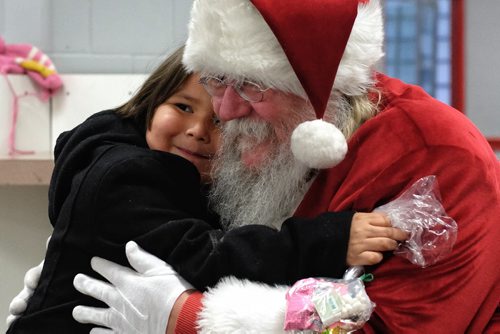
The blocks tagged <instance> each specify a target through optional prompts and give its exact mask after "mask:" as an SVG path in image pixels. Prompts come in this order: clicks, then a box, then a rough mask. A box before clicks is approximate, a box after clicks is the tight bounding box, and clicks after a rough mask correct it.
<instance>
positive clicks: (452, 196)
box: [183, 0, 500, 333]
mask: <svg viewBox="0 0 500 334" xmlns="http://www.w3.org/2000/svg"><path fill="white" fill-rule="evenodd" d="M318 8H321V10H318ZM191 16H192V19H191V22H190V25H189V38H188V40H187V42H186V49H185V53H184V58H183V62H184V64H185V65H186V66H187V68H188V69H189V70H192V71H198V72H202V73H205V74H210V75H215V76H218V77H224V78H228V79H229V80H233V79H234V80H245V79H248V80H250V81H252V82H258V83H260V84H261V85H262V86H263V87H271V88H273V89H275V90H279V91H283V92H288V93H291V94H294V95H296V96H299V97H302V98H304V99H305V100H307V101H309V102H310V103H311V106H312V107H313V108H314V111H315V113H316V118H317V120H318V121H320V122H314V124H315V125H316V124H317V125H318V126H312V122H304V123H302V124H300V125H298V126H297V128H296V129H294V132H293V134H292V136H291V149H292V152H293V154H294V156H295V158H296V159H297V160H298V161H301V162H303V163H304V164H305V165H307V166H309V167H312V168H318V169H323V168H325V167H330V166H333V164H335V163H337V162H338V161H339V160H342V158H343V160H342V162H340V163H339V164H337V165H336V166H334V167H331V168H329V169H324V170H322V171H321V173H320V174H319V175H318V176H317V178H316V180H315V181H314V183H313V184H312V186H311V188H310V190H309V192H308V193H307V195H306V196H305V198H304V199H303V202H302V203H301V205H300V207H299V208H298V210H297V212H296V215H297V216H306V217H307V216H309V217H311V216H314V215H317V214H318V213H321V212H324V211H337V210H348V209H354V210H360V211H370V210H373V209H374V208H376V207H378V206H380V205H382V204H385V203H387V202H389V201H391V200H392V199H395V198H396V197H397V196H398V195H399V194H401V193H402V192H403V191H405V190H406V189H408V188H409V187H410V186H411V185H412V184H413V183H414V182H415V181H416V180H418V179H420V178H422V177H424V176H428V175H435V176H436V178H437V181H438V183H439V188H440V192H441V195H442V200H443V206H444V208H445V210H446V212H447V214H448V215H449V216H451V217H452V218H453V219H454V220H455V221H456V222H457V224H458V235H457V240H456V243H455V245H454V248H453V251H452V253H451V254H450V255H449V256H448V257H447V258H445V259H443V260H441V261H439V262H438V263H436V264H434V265H432V266H430V267H427V268H424V269H422V268H420V267H418V266H416V265H414V264H412V263H410V262H409V261H407V260H405V259H403V258H400V257H396V256H392V255H390V254H389V256H387V257H386V258H385V259H384V261H383V262H382V263H380V265H378V266H376V267H374V268H368V269H369V271H372V272H373V274H374V275H375V280H374V281H373V282H372V283H369V284H367V292H368V295H369V296H370V297H371V299H372V300H373V301H374V302H375V303H376V304H377V306H376V308H375V311H374V313H373V315H372V317H371V319H370V321H369V323H368V324H367V325H366V326H365V327H364V329H363V330H364V331H365V332H367V333H373V332H381V333H411V332H415V333H417V332H418V333H464V332H467V333H480V332H482V331H484V330H485V329H486V328H487V326H489V325H488V323H489V322H490V319H492V318H493V317H494V313H495V310H496V309H497V307H498V304H499V300H500V286H499V284H498V283H497V281H498V280H499V278H500V258H499V256H498V255H499V250H500V246H498V240H500V229H499V228H498V227H497V225H498V220H499V219H500V165H499V162H498V160H497V158H496V157H495V155H494V153H493V151H492V150H491V148H490V146H489V145H488V143H487V142H486V140H485V139H484V137H483V136H482V135H481V133H480V132H479V131H478V130H477V129H476V127H474V125H473V124H472V123H471V122H470V121H469V120H468V119H467V118H466V117H465V116H464V115H463V114H461V113H460V112H458V111H456V110H454V109H453V108H451V107H449V106H447V105H445V104H443V103H440V102H439V101H437V100H435V99H433V98H432V97H431V96H429V95H428V94H426V93H425V92H424V91H423V90H422V89H421V88H418V87H416V86H411V85H407V84H404V83H402V82H401V81H399V80H396V79H392V78H388V77H386V76H384V75H381V74H380V75H377V76H376V77H375V83H374V82H373V78H374V77H373V68H374V67H375V65H376V63H377V62H378V61H379V60H380V59H381V57H382V56H383V44H384V43H383V36H384V29H383V15H382V4H381V1H379V0H359V1H350V0H323V1H320V0H318V1H303V0H293V1H292V0H287V1H267V0H250V1H247V0H226V1H220V2H218V1H217V2H210V3H207V2H206V1H202V0H198V1H196V0H195V1H194V2H193V9H192V12H191ZM332 84H333V85H332ZM374 84H375V87H376V88H377V89H378V91H379V92H380V98H379V96H377V95H376V94H375V96H374V97H373V102H374V103H377V109H378V111H379V113H378V114H377V115H376V116H375V117H372V118H371V119H369V120H368V121H366V122H365V123H364V124H362V125H361V126H360V127H359V128H358V129H357V130H356V132H355V133H354V134H353V136H352V137H351V138H349V141H348V144H347V146H348V150H347V154H346V155H345V157H344V156H343V155H342V154H343V153H344V152H345V151H344V150H343V147H344V145H342V142H341V141H339V142H338V143H337V144H338V145H334V144H336V140H337V138H335V136H331V139H332V140H330V137H329V135H330V134H332V133H333V132H334V131H330V129H331V126H330V125H331V124H329V125H328V126H326V125H325V124H323V123H326V122H321V119H323V116H324V111H325V110H326V106H327V105H328V102H329V101H330V98H331V97H332V96H333V99H336V98H337V97H338V94H343V95H344V96H348V97H355V96H362V95H364V94H366V93H367V92H369V91H371V88H372V87H373V85H374ZM332 93H333V95H332ZM336 96H337V97H336ZM310 125H311V126H310ZM306 129H310V130H311V131H309V132H307V131H305V130H306ZM299 130H300V131H299ZM302 130H304V131H305V132H303V131H302ZM298 134H300V135H298ZM297 138H298V140H295V139H297ZM294 147H295V148H297V149H294ZM315 148H320V149H315ZM327 265H328V263H325V266H327ZM238 284H240V286H244V287H245V291H246V292H247V293H246V294H242V293H239V292H238V289H236V288H234V289H233V288H232V286H234V285H238ZM250 286H253V287H255V289H256V290H258V291H259V293H257V292H252V293H249V292H248V291H250ZM268 289H270V288H268ZM283 291H284V289H281V290H280V293H283V295H284V292H283ZM218 293H220V294H221V295H223V293H225V299H224V298H222V299H221V301H220V302H217V294H218ZM271 295H272V293H271V292H270V291H267V292H266V288H265V287H262V286H258V285H257V286H254V285H252V283H250V282H243V283H242V282H239V283H238V282H234V281H225V282H223V283H222V284H221V285H220V286H219V287H217V288H216V289H215V290H213V291H212V292H210V293H208V294H207V295H206V296H205V298H204V301H203V305H204V309H203V311H202V312H201V314H200V321H199V324H200V330H201V332H206V333H227V332H232V331H242V332H245V331H247V332H255V333H262V332H266V333H269V332H280V331H281V332H282V328H283V313H284V308H285V301H284V296H283V298H282V302H281V304H272V303H271V302H269V301H267V300H266V296H271ZM252 296H257V297H255V298H254V299H252ZM269 298H271V297H269ZM233 301H234V302H233ZM248 305H250V306H248ZM247 306H248V307H247ZM217 307H219V308H220V310H219V311H216V309H217ZM210 310H212V311H210ZM239 310H241V311H242V313H241V314H240V315H241V316H240V315H239V314H238V311H239ZM252 310H254V311H252ZM256 312H257V313H256ZM271 324H272V325H271ZM247 329H248V330H247ZM499 332H500V330H499Z"/></svg>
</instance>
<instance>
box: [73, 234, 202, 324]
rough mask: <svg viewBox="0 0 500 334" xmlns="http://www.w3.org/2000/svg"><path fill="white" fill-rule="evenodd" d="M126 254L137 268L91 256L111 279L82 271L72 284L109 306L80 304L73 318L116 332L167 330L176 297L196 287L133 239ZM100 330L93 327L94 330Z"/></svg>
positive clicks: (100, 270)
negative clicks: (100, 277)
mask: <svg viewBox="0 0 500 334" xmlns="http://www.w3.org/2000/svg"><path fill="white" fill-rule="evenodd" d="M126 254H127V258H128V261H129V262H130V265H131V266H132V267H133V268H134V269H135V270H136V271H134V270H132V269H130V268H127V267H124V266H121V265H118V264H116V263H113V262H110V261H107V260H104V259H101V258H98V257H94V258H93V259H92V261H91V265H92V268H93V269H94V270H95V271H96V272H98V273H99V274H101V275H102V276H103V277H105V278H106V279H107V280H108V281H109V282H110V283H106V282H103V281H100V280H97V279H94V278H91V277H89V276H86V275H83V274H78V275H76V276H75V279H74V281H73V285H74V286H75V288H76V289H77V290H78V291H80V292H81V293H83V294H86V295H89V296H91V297H94V298H96V299H98V300H100V301H103V302H104V303H106V304H107V305H108V306H109V308H96V307H87V306H81V305H79V306H77V307H75V308H74V309H73V318H75V320H76V321H78V322H81V323H91V324H95V325H99V326H105V327H108V328H110V329H111V330H112V332H113V333H137V334H139V333H141V334H164V333H165V329H166V328H167V322H168V318H169V316H170V312H171V310H172V306H173V305H174V302H175V301H176V299H177V297H178V296H179V295H180V294H181V293H183V292H184V291H186V290H189V289H193V287H192V286H191V285H190V284H189V283H188V282H186V281H185V280H184V279H183V278H182V277H180V276H179V275H178V274H177V273H176V272H175V271H174V270H173V269H172V268H171V267H170V266H169V265H168V264H167V263H165V262H164V261H162V260H160V259H159V258H157V257H155V256H153V255H151V254H149V253H147V252H146V251H144V250H143V249H141V248H140V247H139V246H138V245H137V244H136V243H135V242H133V241H131V242H129V243H127V246H126ZM100 330H101V331H102V329H97V328H94V329H93V330H92V333H98V332H99V331H100ZM104 331H105V330H104ZM109 332H110V331H108V332H107V333H109Z"/></svg>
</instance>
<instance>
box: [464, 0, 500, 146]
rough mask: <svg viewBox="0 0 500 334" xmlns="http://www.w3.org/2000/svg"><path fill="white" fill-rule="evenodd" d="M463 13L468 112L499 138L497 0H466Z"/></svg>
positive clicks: (499, 11)
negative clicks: (464, 12)
mask: <svg viewBox="0 0 500 334" xmlns="http://www.w3.org/2000/svg"><path fill="white" fill-rule="evenodd" d="M466 13H467V15H466V22H465V25H466V26H465V28H466V34H465V35H466V36H465V42H466V52H465V56H466V61H467V67H466V73H465V75H466V86H465V88H466V92H467V95H466V111H467V116H468V117H470V119H471V120H472V121H473V122H474V123H475V124H476V125H477V126H478V127H479V128H480V129H481V131H482V132H483V133H484V134H485V135H486V136H491V137H497V138H500V95H499V92H500V23H499V21H498V15H499V14H500V1H498V0H480V1H477V0H476V1H473V0H468V1H467V2H466ZM499 153H500V152H499Z"/></svg>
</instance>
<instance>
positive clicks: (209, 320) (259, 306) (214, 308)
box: [198, 277, 288, 334]
mask: <svg viewBox="0 0 500 334" xmlns="http://www.w3.org/2000/svg"><path fill="white" fill-rule="evenodd" d="M287 290H288V287H286V286H277V287H271V286H269V285H265V284H262V283H255V282H250V281H248V280H238V279H236V278H234V277H227V278H224V279H222V280H221V282H220V283H218V284H217V286H215V287H214V288H213V289H210V290H209V291H208V292H206V293H205V294H204V295H205V296H204V298H203V300H202V302H203V308H202V310H201V312H200V313H199V314H198V333H202V334H207V333H285V331H284V330H283V326H284V321H285V310H286V299H285V293H286V291H287Z"/></svg>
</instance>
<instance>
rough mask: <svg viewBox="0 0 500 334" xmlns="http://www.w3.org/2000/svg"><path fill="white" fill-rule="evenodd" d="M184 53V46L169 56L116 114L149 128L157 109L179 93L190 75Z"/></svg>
mask: <svg viewBox="0 0 500 334" xmlns="http://www.w3.org/2000/svg"><path fill="white" fill-rule="evenodd" d="M183 52H184V46H182V47H180V48H178V49H177V50H175V51H174V52H173V53H172V54H171V55H170V56H168V57H167V59H165V60H164V61H163V62H162V63H161V64H160V65H159V66H158V67H157V68H156V70H155V71H154V72H153V73H151V75H150V76H149V77H148V78H147V79H146V81H145V82H144V83H143V84H142V86H141V88H140V89H139V90H138V91H137V92H136V93H135V95H134V96H133V97H132V98H131V99H130V100H129V101H128V102H127V103H125V104H124V105H122V106H120V107H118V108H117V109H116V113H117V114H119V115H121V116H122V117H124V118H134V119H135V120H136V121H137V122H138V124H139V125H141V126H144V129H146V128H149V127H150V126H151V121H152V119H153V114H154V111H155V110H156V108H157V107H158V106H159V105H161V104H162V103H164V102H165V101H166V100H167V99H168V98H169V97H170V96H172V94H174V93H175V92H176V91H178V90H179V88H180V87H181V86H182V84H183V83H184V82H185V81H186V79H187V78H188V77H189V75H190V73H188V72H187V71H186V69H185V68H184V66H183V65H182V54H183Z"/></svg>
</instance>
